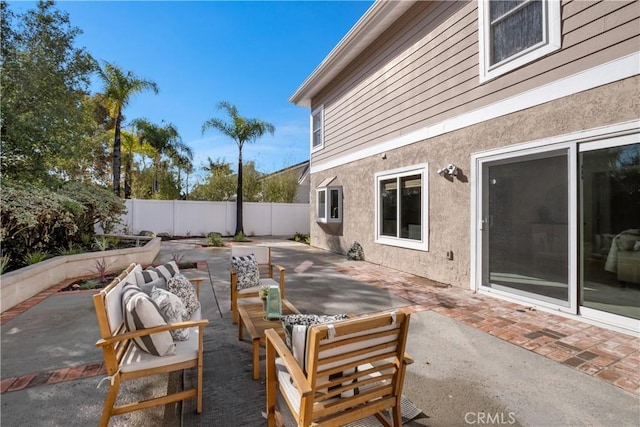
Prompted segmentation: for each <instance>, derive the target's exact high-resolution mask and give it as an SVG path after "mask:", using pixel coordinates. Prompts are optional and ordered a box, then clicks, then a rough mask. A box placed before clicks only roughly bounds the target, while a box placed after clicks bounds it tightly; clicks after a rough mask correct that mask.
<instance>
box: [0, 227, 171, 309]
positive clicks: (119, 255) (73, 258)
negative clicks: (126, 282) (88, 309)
mask: <svg viewBox="0 0 640 427" xmlns="http://www.w3.org/2000/svg"><path fill="white" fill-rule="evenodd" d="M138 239H140V240H143V239H145V238H143V237H138ZM145 240H149V241H148V243H147V244H145V245H144V246H140V247H135V248H129V249H116V250H111V251H101V252H87V253H84V254H77V255H66V256H57V257H54V258H50V259H48V260H45V261H43V262H39V263H37V264H34V265H30V266H28V267H24V268H21V269H19V270H15V271H11V272H9V273H6V274H3V275H2V277H1V278H0V313H4V312H5V311H7V310H9V309H10V308H12V307H15V306H16V305H18V304H20V303H21V302H23V301H25V300H27V299H28V298H31V297H32V296H34V295H36V294H38V293H40V292H42V291H44V290H45V289H48V288H50V287H51V286H53V285H56V284H58V283H60V282H62V281H63V280H66V279H70V278H73V277H80V276H86V275H88V274H92V273H94V272H95V269H96V261H99V262H104V263H105V264H106V266H107V268H106V270H107V272H108V273H114V272H119V271H122V270H124V269H125V268H127V267H128V266H129V265H130V264H131V263H133V262H136V263H139V264H142V265H148V264H151V263H152V262H153V260H154V259H155V257H156V255H158V252H159V251H160V243H161V239H160V238H158V237H156V238H153V239H151V238H147V239H145ZM103 260H104V261H103Z"/></svg>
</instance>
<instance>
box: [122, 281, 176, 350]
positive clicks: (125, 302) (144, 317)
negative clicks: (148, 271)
mask: <svg viewBox="0 0 640 427" xmlns="http://www.w3.org/2000/svg"><path fill="white" fill-rule="evenodd" d="M122 307H123V316H122V317H123V318H124V324H125V327H126V328H127V330H128V331H129V332H133V331H137V330H141V329H146V328H152V327H154V326H163V325H166V324H167V322H165V320H164V318H163V317H162V314H160V311H159V310H158V306H157V305H156V303H155V302H153V300H152V299H151V297H150V296H149V295H147V294H145V293H144V292H143V291H142V289H140V288H139V287H138V286H136V285H134V284H131V283H128V282H127V283H125V284H124V285H123V287H122ZM133 341H134V342H135V343H136V345H137V346H138V347H139V348H140V350H142V351H146V352H147V353H151V354H153V355H155V356H165V355H168V354H174V353H175V348H176V345H175V343H174V342H173V338H172V337H171V334H170V333H169V331H164V332H158V333H155V334H151V335H145V336H142V337H136V338H134V339H133Z"/></svg>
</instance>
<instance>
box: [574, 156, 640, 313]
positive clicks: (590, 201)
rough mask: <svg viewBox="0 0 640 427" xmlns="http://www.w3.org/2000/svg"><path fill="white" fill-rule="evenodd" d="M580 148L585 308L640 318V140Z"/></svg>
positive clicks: (583, 300) (582, 272) (582, 293)
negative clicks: (609, 145)
mask: <svg viewBox="0 0 640 427" xmlns="http://www.w3.org/2000/svg"><path fill="white" fill-rule="evenodd" d="M580 151H581V152H580V154H579V162H580V167H581V181H580V205H581V210H580V213H581V224H582V229H581V232H580V248H581V263H580V268H581V275H580V288H581V292H580V305H581V308H582V309H583V310H584V309H587V310H588V309H593V310H598V311H601V312H604V313H608V314H612V315H616V316H623V317H626V318H632V319H640V144H628V145H623V146H613V147H606V144H605V147H604V148H599V147H598V145H596V146H595V147H593V146H592V147H585V149H584V150H583V149H581V150H580Z"/></svg>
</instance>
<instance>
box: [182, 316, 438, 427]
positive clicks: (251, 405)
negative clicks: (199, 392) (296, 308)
mask: <svg viewBox="0 0 640 427" xmlns="http://www.w3.org/2000/svg"><path fill="white" fill-rule="evenodd" d="M251 352H252V348H251V343H250V342H249V340H245V341H238V327H237V325H231V319H230V318H214V319H213V320H210V323H209V326H208V327H207V328H205V334H204V381H203V396H204V399H203V405H202V406H203V408H202V413H201V414H198V413H196V401H195V399H189V400H185V401H184V402H183V404H182V425H183V426H184V427H192V426H225V427H245V426H249V427H251V426H264V425H266V419H265V418H264V415H263V414H264V411H265V402H266V394H265V393H266V392H265V380H264V369H263V368H264V352H263V353H262V358H261V359H262V362H263V363H262V366H261V370H260V374H261V378H260V379H259V380H253V379H252V373H253V365H252V357H251V354H252V353H251ZM196 381H197V378H196V370H195V369H188V370H185V373H184V387H185V388H187V387H193V386H195V384H196ZM279 407H280V409H281V412H282V415H283V417H284V418H285V423H286V426H287V427H289V426H295V421H294V420H293V417H292V416H291V414H290V413H289V412H288V411H287V408H286V405H285V404H283V403H280V404H279ZM426 417H427V416H426V415H424V413H423V412H422V411H421V410H420V409H419V408H416V407H415V405H414V404H413V403H412V402H411V401H410V400H409V399H407V398H404V397H403V403H402V418H403V422H408V421H410V420H414V419H419V418H426ZM405 420H406V421H405ZM379 425H380V423H379V422H378V421H377V420H376V418H375V417H371V418H370V419H366V420H363V421H361V422H358V423H354V424H349V426H350V427H356V426H357V427H364V426H379Z"/></svg>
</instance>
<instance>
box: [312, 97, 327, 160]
mask: <svg viewBox="0 0 640 427" xmlns="http://www.w3.org/2000/svg"><path fill="white" fill-rule="evenodd" d="M323 146H324V106H320V107H318V108H317V109H315V110H314V111H312V112H311V151H315V150H319V149H321V148H322V147H323Z"/></svg>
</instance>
